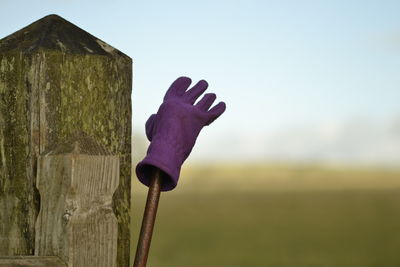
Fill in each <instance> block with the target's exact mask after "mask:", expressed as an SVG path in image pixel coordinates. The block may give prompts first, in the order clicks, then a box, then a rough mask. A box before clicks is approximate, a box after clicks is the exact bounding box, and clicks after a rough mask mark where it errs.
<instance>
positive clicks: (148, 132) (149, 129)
mask: <svg viewBox="0 0 400 267" xmlns="http://www.w3.org/2000/svg"><path fill="white" fill-rule="evenodd" d="M155 120H156V114H152V115H151V116H150V117H149V118H148V119H147V121H146V127H145V128H146V136H147V139H148V140H149V141H150V142H151V139H152V138H153V130H154V122H155Z"/></svg>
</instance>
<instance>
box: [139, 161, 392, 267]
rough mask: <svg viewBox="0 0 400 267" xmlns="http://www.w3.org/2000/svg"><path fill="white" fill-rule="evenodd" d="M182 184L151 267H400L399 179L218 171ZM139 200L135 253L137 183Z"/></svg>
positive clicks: (195, 172) (322, 171) (294, 170)
mask: <svg viewBox="0 0 400 267" xmlns="http://www.w3.org/2000/svg"><path fill="white" fill-rule="evenodd" d="M182 179H185V180H182V183H181V184H180V186H179V188H178V189H177V190H176V191H173V192H170V193H165V194H163V195H162V198H161V204H160V208H159V214H158V218H157V224H156V228H155V232H154V239H153V243H152V249H151V253H150V259H149V263H148V266H149V267H172V266H173V267H180V266H182V267H183V266H185V267H188V266H192V267H200V266H203V267H204V266H221V267H222V266H227V267H228V266H229V267H236V266H255V267H258V266H260V267H261V266H263V267H264V266H273V267H279V266H282V267H289V266H290V267H303V266H304V267H305V266H310V267H311V266H321V267H323V266H326V267H328V266H332V267H369V266H371V267H372V266H382V267H398V266H400V253H399V251H400V209H399V205H400V172H396V171H394V170H392V171H389V170H382V169H350V168H326V167H318V166H285V165H257V166H254V165H253V166H246V165H243V166H238V165H215V166H191V167H188V168H186V169H185V170H184V171H183V174H182ZM226 184H229V186H225V185H226ZM133 196H134V198H133V208H134V223H133V232H134V237H133V239H134V243H133V247H135V246H136V238H137V233H138V232H139V227H140V220H141V216H142V212H143V205H144V201H145V191H144V190H143V188H142V187H141V186H140V185H138V184H136V183H135V188H134V195H133Z"/></svg>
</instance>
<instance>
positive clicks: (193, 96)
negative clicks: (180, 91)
mask: <svg viewBox="0 0 400 267" xmlns="http://www.w3.org/2000/svg"><path fill="white" fill-rule="evenodd" d="M207 88H208V83H207V82H206V81H205V80H201V81H199V82H198V83H196V85H194V86H193V87H192V88H191V89H189V90H188V91H187V92H186V93H185V100H186V101H187V102H188V103H190V104H192V105H193V104H194V102H196V100H197V98H199V96H200V95H201V94H202V93H204V91H205V90H207Z"/></svg>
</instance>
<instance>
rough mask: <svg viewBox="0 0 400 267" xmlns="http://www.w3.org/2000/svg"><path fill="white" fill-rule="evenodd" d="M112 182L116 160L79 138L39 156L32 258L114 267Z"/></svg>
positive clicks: (114, 185) (114, 181)
mask: <svg viewBox="0 0 400 267" xmlns="http://www.w3.org/2000/svg"><path fill="white" fill-rule="evenodd" d="M118 182H119V159H118V157H117V156H112V155H110V153H108V152H107V151H106V149H104V148H102V147H101V146H100V145H97V144H96V142H95V141H93V140H91V139H90V138H89V137H87V136H82V134H79V135H75V136H74V138H73V139H70V140H69V141H68V142H67V143H66V144H65V145H61V146H60V147H57V148H56V149H55V150H54V151H51V152H48V153H46V154H45V155H43V156H39V159H38V176H37V183H36V184H37V186H38V188H39V191H40V198H41V201H40V212H39V216H38V220H37V223H36V239H35V240H36V244H35V255H39V256H42V255H55V256H59V257H60V258H61V259H62V260H63V261H64V262H66V263H68V266H71V267H85V266H91V267H115V266H117V236H118V223H117V219H116V217H115V215H114V213H113V210H112V206H111V202H112V196H113V193H114V192H115V190H116V188H117V186H118Z"/></svg>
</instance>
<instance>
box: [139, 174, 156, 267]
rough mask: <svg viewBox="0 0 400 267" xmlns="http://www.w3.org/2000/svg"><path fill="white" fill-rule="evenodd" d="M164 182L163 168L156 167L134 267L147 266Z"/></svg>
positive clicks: (148, 195)
mask: <svg viewBox="0 0 400 267" xmlns="http://www.w3.org/2000/svg"><path fill="white" fill-rule="evenodd" d="M161 182H162V172H161V170H159V169H157V168H154V172H153V173H152V178H151V183H150V187H149V192H148V194H147V201H146V208H145V210H144V215H143V221H142V228H141V229H140V236H139V241H138V245H137V248H136V256H135V263H134V264H133V267H146V263H147V257H148V255H149V250H150V243H151V236H152V235H153V228H154V222H155V220H156V214H157V207H158V202H159V200H160V189H161Z"/></svg>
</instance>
